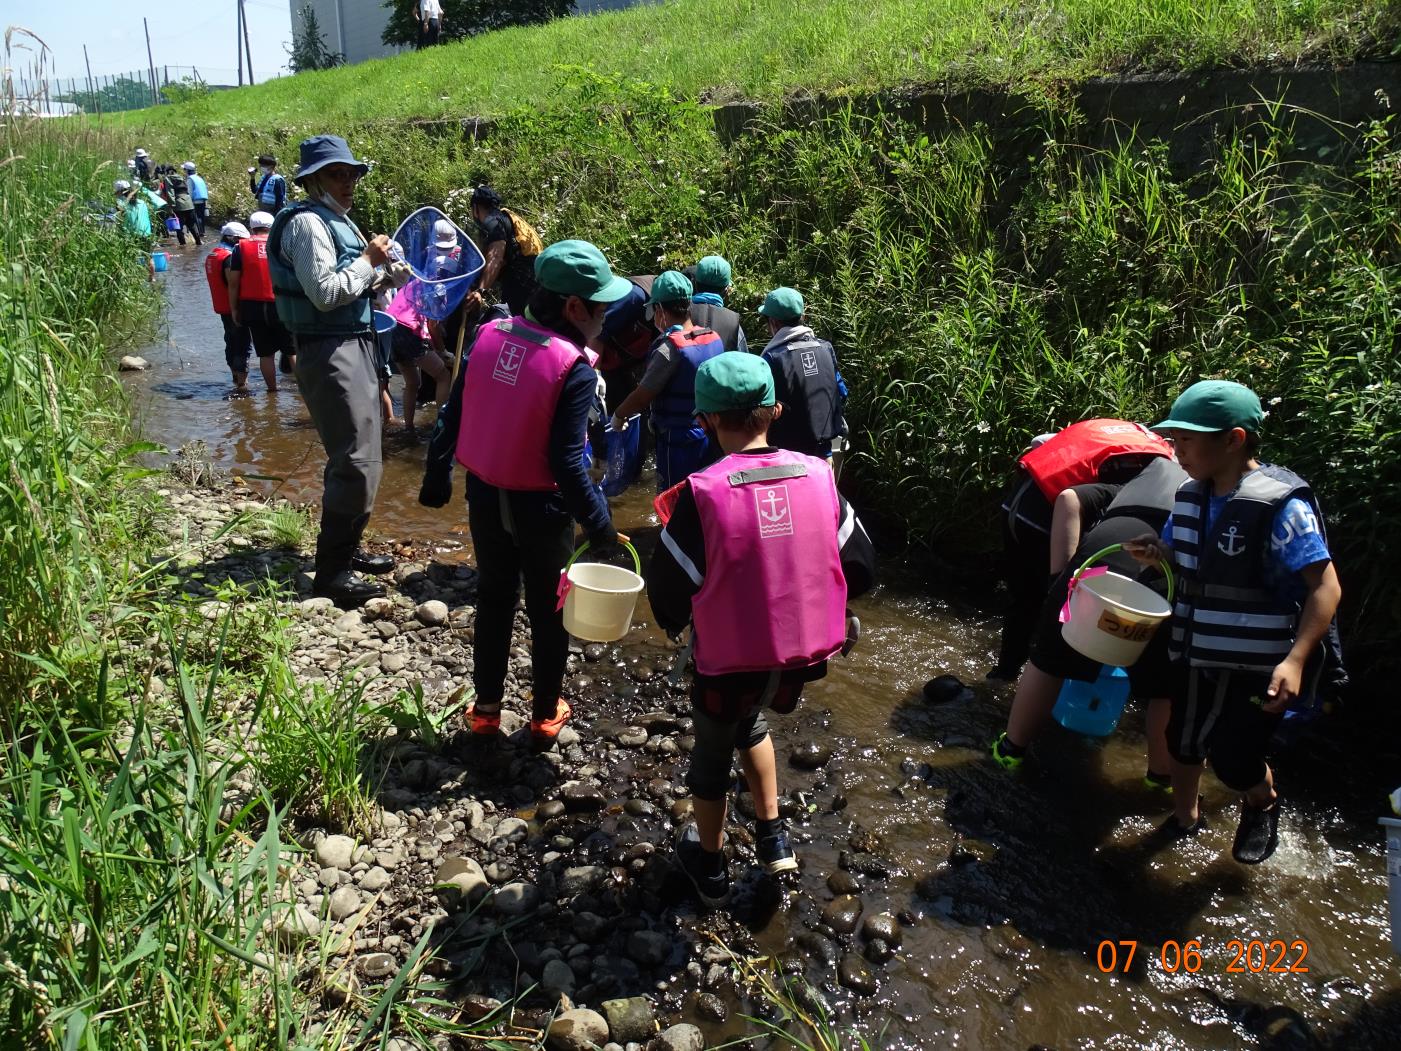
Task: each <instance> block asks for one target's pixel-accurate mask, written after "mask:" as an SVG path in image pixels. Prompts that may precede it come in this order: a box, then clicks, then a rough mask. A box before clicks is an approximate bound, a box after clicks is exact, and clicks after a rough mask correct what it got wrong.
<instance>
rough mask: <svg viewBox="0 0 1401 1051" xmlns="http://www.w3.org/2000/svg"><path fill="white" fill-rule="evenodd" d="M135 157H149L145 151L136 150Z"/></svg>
mask: <svg viewBox="0 0 1401 1051" xmlns="http://www.w3.org/2000/svg"><path fill="white" fill-rule="evenodd" d="M136 155H137V156H138V157H149V156H150V154H149V153H147V152H146V151H145V150H140V149H138V150H137V151H136Z"/></svg>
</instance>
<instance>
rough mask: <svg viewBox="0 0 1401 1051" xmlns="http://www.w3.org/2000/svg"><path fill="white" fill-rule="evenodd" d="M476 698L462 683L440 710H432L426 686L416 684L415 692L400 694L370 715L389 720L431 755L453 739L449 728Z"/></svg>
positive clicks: (402, 692) (373, 709)
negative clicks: (426, 702) (448, 740)
mask: <svg viewBox="0 0 1401 1051" xmlns="http://www.w3.org/2000/svg"><path fill="white" fill-rule="evenodd" d="M473 695H474V694H473V690H472V687H471V686H470V685H468V684H466V683H463V684H462V685H461V686H459V687H458V688H457V689H455V690H454V691H453V692H452V694H451V695H450V696H449V697H448V698H447V701H446V702H445V703H444V704H443V705H442V706H441V707H439V708H438V709H437V710H436V711H435V710H430V709H429V708H428V706H427V705H426V704H425V703H424V700H423V685H422V684H421V683H415V684H414V685H413V688H412V689H408V690H400V691H399V692H398V693H396V694H395V695H394V696H393V697H392V698H391V699H390V700H388V701H386V702H385V703H384V704H382V705H378V706H376V707H374V708H372V709H370V714H371V715H373V716H374V717H375V718H380V719H384V720H387V721H388V722H389V724H390V725H391V726H393V727H395V728H396V729H398V730H399V731H401V732H403V733H410V734H413V735H414V736H415V737H417V738H418V739H419V741H421V742H422V743H423V746H424V747H425V748H427V749H428V750H429V751H437V750H438V749H440V748H441V747H442V745H443V743H444V741H445V740H446V739H447V738H448V737H449V736H450V734H449V733H448V728H449V727H450V726H451V725H452V723H453V721H454V719H455V718H456V717H457V713H458V712H460V711H461V710H462V709H463V708H465V707H466V706H467V705H469V704H471V703H472V697H473Z"/></svg>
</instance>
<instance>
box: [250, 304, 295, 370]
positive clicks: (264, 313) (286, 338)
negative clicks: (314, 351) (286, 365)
mask: <svg viewBox="0 0 1401 1051" xmlns="http://www.w3.org/2000/svg"><path fill="white" fill-rule="evenodd" d="M238 312H239V316H240V317H242V318H243V323H244V325H246V326H247V327H248V334H249V335H250V336H252V337H253V349H254V351H256V352H257V355H258V357H260V358H270V357H272V356H273V355H274V354H278V353H282V354H293V353H295V349H294V348H293V346H292V333H290V332H288V331H287V329H286V327H285V326H284V325H283V324H282V319H281V318H279V317H278V316H277V305H276V304H275V303H265V302H263V301H262V300H257V299H245V300H243V301H242V302H240V303H239V305H238Z"/></svg>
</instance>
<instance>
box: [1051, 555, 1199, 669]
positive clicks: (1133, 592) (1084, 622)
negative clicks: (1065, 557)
mask: <svg viewBox="0 0 1401 1051" xmlns="http://www.w3.org/2000/svg"><path fill="white" fill-rule="evenodd" d="M1122 547H1123V545H1122V544H1113V545H1111V546H1109V547H1106V548H1105V549H1104V550H1103V551H1097V552H1095V553H1094V554H1093V555H1091V556H1090V557H1089V558H1087V559H1086V560H1085V564H1084V565H1082V566H1081V567H1080V568H1079V569H1078V570H1076V571H1075V575H1074V576H1073V577H1071V578H1070V595H1069V597H1068V599H1067V600H1066V604H1065V608H1064V609H1063V610H1062V611H1061V635H1062V636H1063V637H1064V638H1065V641H1066V643H1067V644H1069V645H1070V646H1071V647H1072V648H1074V649H1075V650H1076V651H1078V652H1079V653H1083V654H1084V655H1085V656H1086V657H1088V658H1090V660H1094V661H1099V662H1100V663H1101V664H1111V665H1114V666H1116V667H1120V668H1127V667H1129V666H1130V665H1132V664H1133V663H1134V662H1135V661H1137V660H1138V658H1139V657H1141V656H1142V655H1143V650H1144V649H1145V648H1146V647H1147V645H1148V641H1149V640H1150V639H1151V638H1152V637H1153V634H1154V632H1156V631H1157V630H1158V626H1159V625H1160V624H1162V622H1163V621H1165V620H1167V619H1168V617H1169V616H1171V615H1172V594H1173V579H1172V568H1171V567H1170V566H1169V565H1168V564H1167V563H1166V562H1160V563H1159V565H1160V566H1161V567H1162V570H1163V573H1164V574H1165V575H1166V577H1167V583H1168V593H1167V598H1163V596H1161V595H1159V594H1158V593H1157V592H1156V591H1154V590H1153V589H1152V588H1150V587H1146V586H1145V585H1143V584H1140V583H1138V581H1136V580H1130V579H1129V578H1128V577H1126V576H1122V575H1121V574H1118V573H1111V572H1110V571H1109V570H1107V569H1103V568H1101V569H1100V570H1099V571H1098V572H1095V573H1088V574H1087V573H1086V571H1087V570H1089V568H1090V566H1091V565H1093V564H1094V563H1095V562H1097V561H1098V560H1099V559H1101V558H1103V557H1104V556H1105V555H1108V554H1112V553H1113V552H1115V551H1118V550H1120V549H1121V548H1122Z"/></svg>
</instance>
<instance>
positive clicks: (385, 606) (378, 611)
mask: <svg viewBox="0 0 1401 1051" xmlns="http://www.w3.org/2000/svg"><path fill="white" fill-rule="evenodd" d="M303 605H305V603H303ZM393 612H394V600H393V599H388V598H372V599H366V600H365V604H364V605H363V606H361V607H360V615H361V616H363V617H364V618H365V619H366V620H383V619H384V618H385V617H387V616H389V615H390V614H391V613H393Z"/></svg>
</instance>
